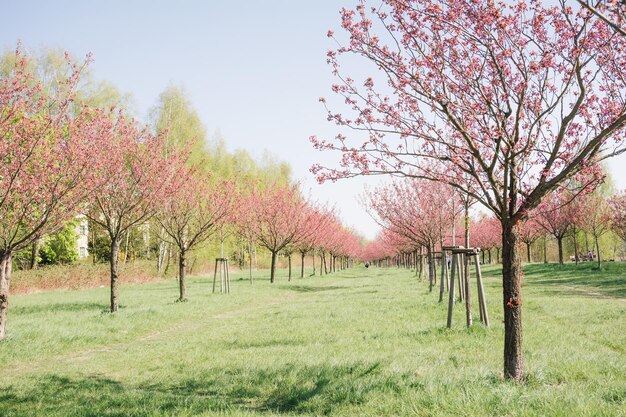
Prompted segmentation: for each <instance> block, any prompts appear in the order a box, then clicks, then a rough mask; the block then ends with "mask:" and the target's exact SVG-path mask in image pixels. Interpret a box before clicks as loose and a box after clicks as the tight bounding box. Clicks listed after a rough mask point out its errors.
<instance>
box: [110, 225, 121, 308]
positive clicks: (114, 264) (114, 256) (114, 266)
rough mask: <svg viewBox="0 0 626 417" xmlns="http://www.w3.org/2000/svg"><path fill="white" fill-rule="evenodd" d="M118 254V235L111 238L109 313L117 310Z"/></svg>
mask: <svg viewBox="0 0 626 417" xmlns="http://www.w3.org/2000/svg"><path fill="white" fill-rule="evenodd" d="M119 256H120V239H119V236H117V237H115V238H111V263H110V264H111V313H115V312H117V310H118V308H119V304H118V303H119V301H118V298H119V288H118V279H119V269H118V263H119Z"/></svg>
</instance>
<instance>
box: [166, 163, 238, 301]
mask: <svg viewBox="0 0 626 417" xmlns="http://www.w3.org/2000/svg"><path fill="white" fill-rule="evenodd" d="M189 171H190V170H182V172H183V173H184V174H182V175H178V176H177V177H176V181H173V183H172V184H171V185H173V186H174V189H173V190H172V191H171V192H170V193H168V195H169V196H168V198H167V199H166V200H165V201H164V202H163V204H162V205H161V207H160V208H159V210H158V212H157V216H156V219H157V222H158V223H159V225H160V226H161V227H162V228H163V230H164V231H165V233H166V238H165V239H166V240H167V241H169V242H170V243H171V244H173V245H175V246H176V247H177V248H178V271H179V272H178V287H179V297H178V301H187V279H186V271H187V257H188V254H189V252H190V251H191V250H193V249H195V248H196V247H198V246H200V245H202V244H203V243H204V242H205V241H206V240H207V239H208V238H209V237H211V235H213V233H215V231H216V229H217V228H218V227H219V226H220V225H222V224H223V223H224V222H225V221H226V220H228V216H229V215H230V214H231V212H232V209H233V204H234V202H235V201H236V197H235V191H234V187H233V184H232V182H226V181H217V182H213V183H210V182H209V180H208V178H206V176H204V175H199V174H197V173H195V172H193V171H192V172H189ZM185 174H186V175H185Z"/></svg>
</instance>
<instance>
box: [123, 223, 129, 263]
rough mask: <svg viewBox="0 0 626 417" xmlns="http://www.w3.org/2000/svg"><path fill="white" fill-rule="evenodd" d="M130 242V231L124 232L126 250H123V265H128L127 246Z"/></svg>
mask: <svg viewBox="0 0 626 417" xmlns="http://www.w3.org/2000/svg"><path fill="white" fill-rule="evenodd" d="M129 241H130V229H128V231H126V248H125V249H124V263H125V264H127V263H128V245H129Z"/></svg>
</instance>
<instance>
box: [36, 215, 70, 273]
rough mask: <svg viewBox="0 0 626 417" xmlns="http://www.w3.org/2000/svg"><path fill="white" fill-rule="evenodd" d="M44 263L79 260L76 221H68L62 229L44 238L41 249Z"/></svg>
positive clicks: (42, 262)
mask: <svg viewBox="0 0 626 417" xmlns="http://www.w3.org/2000/svg"><path fill="white" fill-rule="evenodd" d="M39 256H40V257H41V264H42V265H55V264H72V263H74V262H76V261H77V260H78V233H76V223H74V222H70V223H68V224H67V225H66V226H65V227H64V228H63V229H62V230H61V231H59V232H57V233H55V234H53V235H50V236H48V237H47V238H45V239H44V244H43V245H42V247H41V249H40V250H39Z"/></svg>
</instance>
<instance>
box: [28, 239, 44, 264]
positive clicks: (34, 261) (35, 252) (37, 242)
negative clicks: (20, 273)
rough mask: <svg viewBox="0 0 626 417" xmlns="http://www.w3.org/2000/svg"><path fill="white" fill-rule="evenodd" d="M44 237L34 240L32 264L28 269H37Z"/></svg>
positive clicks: (31, 250) (31, 255) (31, 252)
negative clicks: (38, 256)
mask: <svg viewBox="0 0 626 417" xmlns="http://www.w3.org/2000/svg"><path fill="white" fill-rule="evenodd" d="M41 243H42V239H37V240H35V241H34V242H33V244H32V245H31V248H30V264H29V265H28V267H29V268H28V269H37V266H38V263H37V255H38V254H39V249H40V248H41Z"/></svg>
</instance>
